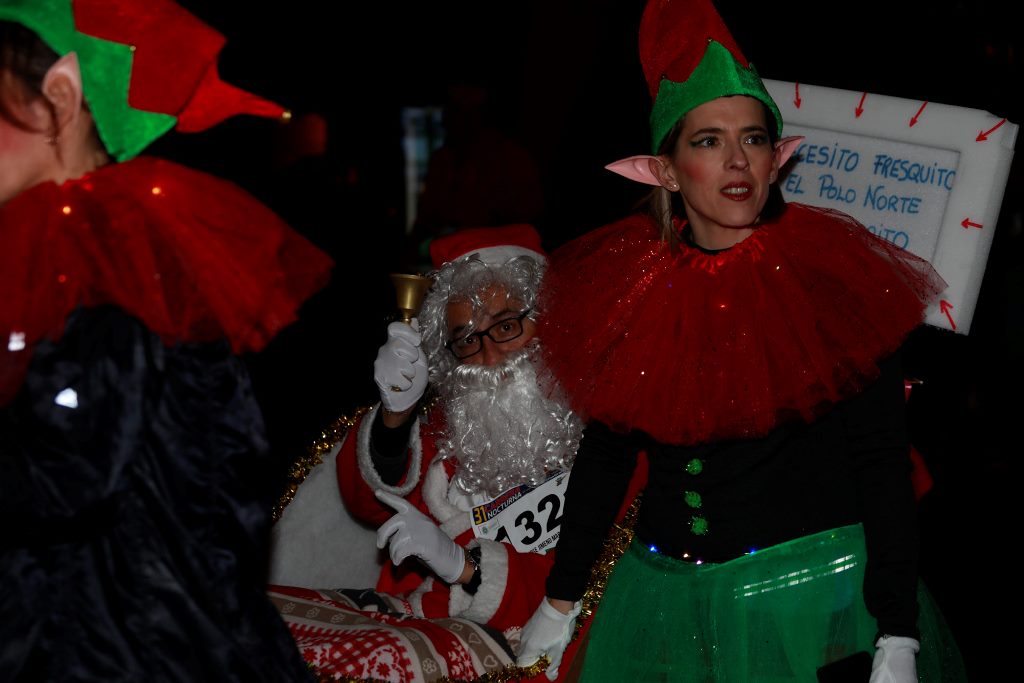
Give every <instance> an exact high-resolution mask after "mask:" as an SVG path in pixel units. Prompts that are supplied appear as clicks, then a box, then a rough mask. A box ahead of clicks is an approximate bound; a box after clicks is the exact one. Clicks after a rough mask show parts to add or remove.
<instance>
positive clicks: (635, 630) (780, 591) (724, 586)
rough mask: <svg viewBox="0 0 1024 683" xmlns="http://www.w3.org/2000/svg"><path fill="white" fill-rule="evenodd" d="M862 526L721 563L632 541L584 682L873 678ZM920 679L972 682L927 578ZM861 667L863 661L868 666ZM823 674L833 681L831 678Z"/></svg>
mask: <svg viewBox="0 0 1024 683" xmlns="http://www.w3.org/2000/svg"><path fill="white" fill-rule="evenodd" d="M865 557H866V552H865V549H864V531H863V528H862V527H861V526H860V525H859V524H858V525H853V526H848V527H842V528H839V529H833V530H831V531H826V532H822V533H818V534H814V535H812V536H807V537H805V538H800V539H797V540H794V541H789V542H786V543H782V544H779V545H777V546H773V547H771V548H767V549H765V550H761V551H758V552H757V553H755V554H752V555H747V556H744V557H741V558H738V559H735V560H732V561H729V562H725V563H721V564H693V563H688V562H682V561H680V560H675V559H673V558H671V557H667V556H665V555H659V554H658V553H656V552H651V551H649V550H648V549H647V548H646V547H644V546H643V545H642V544H641V543H639V542H638V541H634V542H633V543H632V544H631V545H630V547H629V549H628V550H627V551H626V552H625V554H623V556H622V557H621V558H620V559H619V561H618V563H617V564H616V566H615V570H614V573H613V574H612V575H611V577H610V578H609V579H608V585H607V587H606V589H605V593H604V597H603V598H602V600H601V605H600V609H598V610H597V613H596V614H595V616H594V622H593V624H592V626H591V630H590V639H589V642H588V643H587V645H586V655H585V660H584V663H583V670H582V677H581V680H583V681H586V682H587V683H590V682H592V681H609V682H614V683H623V682H624V681H658V682H665V683H670V682H675V681H678V682H684V681H685V682H686V683H691V682H698V681H699V682H705V681H715V682H723V681H728V682H735V683H751V682H753V681H756V682H758V683H778V682H782V681H787V682H790V681H798V682H801V683H817V682H818V681H819V680H821V679H819V673H818V671H819V668H822V667H824V666H826V665H828V664H832V667H831V668H830V669H823V672H824V673H825V674H827V673H829V672H831V673H833V674H843V673H844V672H845V675H847V676H850V675H851V674H852V677H849V678H844V677H843V676H838V677H837V678H836V679H835V680H859V681H862V683H867V680H868V677H867V674H866V673H865V674H863V676H861V674H860V673H855V672H857V671H864V670H865V669H864V667H867V669H870V661H871V656H872V655H873V654H874V651H875V647H874V640H875V633H876V631H877V624H876V622H875V619H874V618H873V617H872V616H871V615H870V614H868V611H867V608H866V607H865V606H864V600H863V597H862V591H861V587H862V585H863V582H864V562H865ZM918 603H919V606H920V610H921V611H920V616H919V619H918V626H919V628H920V630H921V651H920V652H919V653H918V656H917V672H918V678H919V680H921V681H925V682H926V683H939V682H940V681H944V682H945V681H948V682H953V681H957V682H959V681H966V675H965V673H964V667H963V661H962V659H961V657H960V652H959V650H958V648H957V646H956V643H955V641H954V640H953V637H952V634H951V633H950V631H949V629H948V627H947V625H946V623H945V620H944V619H943V617H942V614H941V613H940V612H939V610H938V608H937V607H936V606H935V604H934V601H933V600H932V598H931V596H930V595H929V593H928V591H927V590H926V588H925V587H924V585H923V584H920V583H919V588H918ZM857 667H860V668H859V669H858V668H857ZM823 680H830V679H829V678H828V677H827V676H826V677H825V678H824V679H823Z"/></svg>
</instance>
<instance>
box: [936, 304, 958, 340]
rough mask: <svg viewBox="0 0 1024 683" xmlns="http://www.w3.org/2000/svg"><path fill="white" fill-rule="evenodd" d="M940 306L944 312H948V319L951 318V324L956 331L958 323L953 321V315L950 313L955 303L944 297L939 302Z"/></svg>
mask: <svg viewBox="0 0 1024 683" xmlns="http://www.w3.org/2000/svg"><path fill="white" fill-rule="evenodd" d="M939 308H940V309H942V312H943V313H945V314H946V319H947V320H949V326H950V327H952V328H953V331H954V332H956V323H955V322H953V316H951V315H950V314H949V312H950V311H951V310H952V309H953V304H951V303H949V302H948V301H946V300H945V299H943V300H942V301H940V302H939Z"/></svg>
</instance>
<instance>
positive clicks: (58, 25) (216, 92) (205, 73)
mask: <svg viewBox="0 0 1024 683" xmlns="http://www.w3.org/2000/svg"><path fill="white" fill-rule="evenodd" d="M0 19H3V20H7V21H13V22H16V23H19V24H21V25H22V26H25V27H26V28H28V29H30V30H32V31H34V32H35V33H36V35H38V36H39V37H40V38H41V39H42V40H43V41H44V42H45V43H46V44H47V45H49V46H50V48H51V49H53V50H54V51H55V52H56V53H57V54H59V55H61V56H64V55H66V54H68V53H69V52H75V53H76V54H77V56H78V64H79V68H80V70H81V73H82V90H83V93H84V96H85V100H86V103H87V104H88V105H89V110H90V112H92V115H93V119H94V120H95V121H96V128H97V130H98V131H99V136H100V139H101V140H102V141H103V145H104V146H105V147H106V149H107V151H108V152H109V153H110V154H111V155H112V156H113V157H114V158H116V159H117V160H118V161H125V160H127V159H131V158H132V157H134V156H136V155H137V154H139V153H140V152H141V151H142V150H143V149H145V148H146V147H147V146H148V145H149V144H150V143H152V142H153V141H154V140H156V139H157V138H159V137H160V136H161V135H163V134H164V133H166V132H167V131H169V130H170V129H171V128H176V129H177V130H179V131H182V132H185V133H192V132H198V131H202V130H206V129H207V128H209V127H211V126H213V125H215V124H217V123H220V122H221V121H223V120H225V119H227V118H229V117H231V116H235V115H238V114H252V115H255V116H265V117H269V118H280V119H282V120H287V119H288V118H290V114H289V112H287V111H286V110H285V109H284V108H283V107H281V106H280V105H277V104H274V103H273V102H270V101H268V100H264V99H262V98H260V97H257V96H255V95H253V94H251V93H248V92H245V91H244V90H240V89H239V88H236V87H234V86H231V85H228V84H227V83H225V82H223V81H222V80H221V79H220V76H219V75H218V73H217V58H218V56H219V54H220V51H221V49H222V48H223V47H224V43H225V42H226V40H225V38H224V36H223V35H221V34H220V33H218V32H217V31H215V30H214V29H213V28H211V27H210V26H208V25H206V24H205V23H203V22H202V21H200V20H199V19H198V18H197V17H195V16H194V15H192V14H190V13H189V12H188V11H187V10H185V9H184V8H183V7H181V6H180V5H178V4H176V3H175V2H172V0H0Z"/></svg>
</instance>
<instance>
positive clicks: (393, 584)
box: [337, 406, 564, 631]
mask: <svg viewBox="0 0 1024 683" xmlns="http://www.w3.org/2000/svg"><path fill="white" fill-rule="evenodd" d="M377 410H379V406H378V407H376V408H374V409H373V410H371V411H369V412H368V413H367V414H366V415H364V416H363V417H362V418H361V420H360V422H358V423H357V424H356V425H355V427H354V429H353V434H354V436H355V437H356V438H350V439H346V441H345V443H344V444H343V445H342V448H341V450H340V452H339V453H338V457H337V470H338V485H339V487H340V489H341V495H342V498H343V500H344V501H345V505H346V506H347V507H348V509H349V511H350V512H351V514H352V515H353V516H354V517H356V518H358V519H360V520H363V521H365V522H367V523H369V524H372V525H374V526H380V525H381V524H383V523H384V522H385V521H387V520H388V519H389V518H390V517H391V516H392V515H394V514H395V512H394V510H392V509H391V508H389V507H387V506H386V505H384V504H382V503H381V502H380V501H378V500H377V499H376V498H375V497H374V490H376V489H383V490H385V491H388V492H391V493H394V494H395V495H399V496H402V497H404V498H406V499H407V500H408V501H410V502H411V503H413V504H414V505H415V506H416V507H417V508H418V509H419V510H420V511H421V512H422V513H424V514H425V515H427V516H429V517H430V518H431V519H433V520H434V521H435V522H436V523H437V524H438V526H439V527H440V528H441V529H442V530H443V531H444V532H445V533H447V534H448V535H449V536H450V537H451V538H452V539H454V540H455V542H456V543H458V544H459V545H461V546H463V547H466V548H473V547H475V546H479V547H480V551H481V560H480V576H481V583H480V586H479V588H478V589H477V591H476V593H475V594H474V595H470V594H469V593H468V592H466V591H465V590H463V587H462V586H461V585H459V584H453V585H451V586H449V585H448V584H446V583H445V582H444V581H442V580H440V579H438V578H437V577H436V576H434V575H433V574H432V573H431V572H430V571H429V569H427V568H426V567H425V566H423V565H422V564H420V563H417V562H410V561H407V562H404V563H402V565H400V566H396V565H394V564H393V563H392V562H391V561H390V560H389V561H388V562H387V563H386V564H385V565H384V567H383V569H382V570H381V574H380V578H379V580H378V582H377V586H376V589H377V590H378V591H379V592H382V593H387V594H389V595H393V596H399V597H401V598H403V599H404V600H405V604H406V609H407V610H408V612H409V613H410V614H413V615H416V616H421V617H429V618H437V617H462V618H465V619H472V620H473V621H476V622H480V623H486V624H488V625H490V626H493V627H495V628H497V629H499V630H501V631H507V630H508V629H510V628H518V627H521V626H522V625H523V624H524V623H526V620H527V619H528V618H529V617H530V614H531V613H532V612H533V609H534V608H535V607H536V606H537V604H539V603H540V600H541V598H543V597H544V578H545V577H546V576H547V573H548V569H549V568H550V566H551V562H552V559H553V553H552V552H547V553H543V554H542V553H537V552H519V551H517V550H516V549H515V548H514V547H513V546H512V545H511V544H510V543H506V542H499V541H496V540H491V539H488V538H481V537H477V536H476V534H474V531H473V526H474V525H473V523H472V519H473V518H472V515H473V512H472V508H473V507H474V505H473V504H472V502H471V501H470V499H469V497H467V496H465V495H464V494H463V495H459V494H458V492H457V491H455V490H454V487H453V483H452V477H453V475H454V474H455V472H456V469H457V466H458V464H457V462H456V461H455V460H454V459H452V458H446V459H443V458H441V457H439V455H438V444H437V442H438V440H439V439H440V438H442V436H441V435H443V434H444V416H443V414H442V411H441V410H440V409H438V408H436V407H435V408H434V409H432V410H431V411H430V412H429V414H428V415H426V416H420V417H418V418H417V422H416V423H415V424H414V425H413V427H412V431H411V435H410V439H409V461H408V467H407V470H406V474H405V477H404V478H403V479H402V480H401V481H400V482H399V483H398V484H397V485H395V486H389V485H388V484H385V483H384V482H383V480H382V479H381V477H380V475H379V474H378V472H377V470H376V468H375V467H374V465H373V461H372V458H371V450H370V432H371V427H372V425H373V421H374V417H375V415H376V412H377ZM561 486H562V489H563V490H564V484H562V485H561ZM527 488H528V487H527ZM499 498H501V496H499ZM555 512H556V513H557V511H555ZM552 518H556V519H554V520H553V519H552ZM548 521H549V522H550V521H557V514H552V515H550V517H549V519H548ZM546 526H547V527H551V526H552V525H551V524H547V525H546Z"/></svg>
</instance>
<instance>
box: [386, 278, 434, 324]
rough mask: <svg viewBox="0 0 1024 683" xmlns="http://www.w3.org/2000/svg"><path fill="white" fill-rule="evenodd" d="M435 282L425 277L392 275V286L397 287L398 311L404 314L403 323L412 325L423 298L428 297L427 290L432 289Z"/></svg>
mask: <svg viewBox="0 0 1024 683" xmlns="http://www.w3.org/2000/svg"><path fill="white" fill-rule="evenodd" d="M433 282H434V281H433V280H432V279H430V278H429V277H426V276H424V275H408V274H405V273H391V284H393V285H394V286H395V295H396V297H397V300H398V310H399V311H401V312H402V322H404V323H406V324H409V323H411V322H412V319H413V317H415V316H416V314H417V313H419V312H420V306H422V305H423V297H425V296H426V295H427V290H429V289H430V285H432V284H433Z"/></svg>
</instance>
